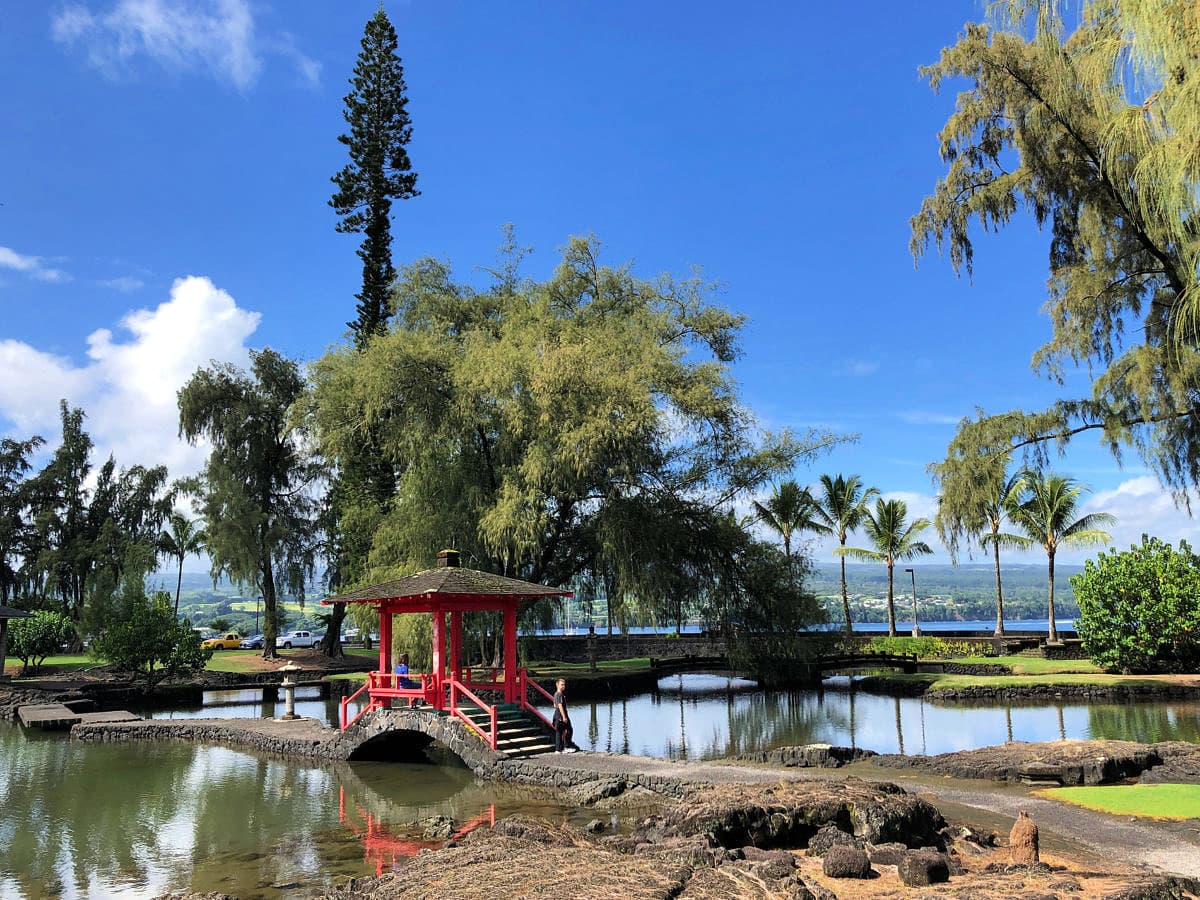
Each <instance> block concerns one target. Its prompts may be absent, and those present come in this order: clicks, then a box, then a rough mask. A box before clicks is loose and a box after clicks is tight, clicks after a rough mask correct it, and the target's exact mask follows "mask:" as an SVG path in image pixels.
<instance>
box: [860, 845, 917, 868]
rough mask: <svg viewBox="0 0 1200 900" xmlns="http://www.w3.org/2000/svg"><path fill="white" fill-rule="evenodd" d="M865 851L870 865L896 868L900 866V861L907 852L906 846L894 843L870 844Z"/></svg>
mask: <svg viewBox="0 0 1200 900" xmlns="http://www.w3.org/2000/svg"><path fill="white" fill-rule="evenodd" d="M866 850H867V856H868V857H870V860H871V864H872V865H875V866H898V865H900V860H902V859H903V858H904V856H905V854H907V853H908V852H909V850H908V848H907V847H906V846H904V845H903V844H900V843H896V842H893V843H890V844H872V845H870V846H868V847H867V848H866Z"/></svg>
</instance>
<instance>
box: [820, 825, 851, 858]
mask: <svg viewBox="0 0 1200 900" xmlns="http://www.w3.org/2000/svg"><path fill="white" fill-rule="evenodd" d="M834 847H857V848H858V849H860V850H861V849H862V842H861V841H860V840H859V839H858V838H856V837H855V836H854V835H852V834H848V833H846V832H845V831H842V829H840V828H838V827H837V826H836V825H826V826H824V827H823V828H821V829H820V830H819V831H817V833H816V834H814V835H813V836H812V837H811V838H809V841H808V855H809V856H824V855H825V854H826V853H828V852H829V851H830V850H831V849H832V848H834Z"/></svg>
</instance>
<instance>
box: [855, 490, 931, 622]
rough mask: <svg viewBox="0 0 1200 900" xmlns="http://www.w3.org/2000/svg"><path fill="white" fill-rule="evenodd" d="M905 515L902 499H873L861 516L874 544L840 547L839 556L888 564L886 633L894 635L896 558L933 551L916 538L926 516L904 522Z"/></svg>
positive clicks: (906, 513) (906, 506) (905, 508)
mask: <svg viewBox="0 0 1200 900" xmlns="http://www.w3.org/2000/svg"><path fill="white" fill-rule="evenodd" d="M907 518H908V504H906V503H905V502H904V501H903V500H884V499H882V498H880V499H878V500H876V501H875V509H874V511H871V510H868V511H867V515H866V518H865V519H863V523H862V526H863V531H865V532H866V533H867V537H868V538H870V539H871V543H872V544H874V545H875V547H874V549H872V550H867V549H863V548H860V547H839V548H838V549H837V554H838V555H839V556H842V557H845V556H852V557H854V558H855V559H863V560H869V561H872V562H882V563H885V564H886V565H887V605H888V635H889V636H890V637H895V636H896V605H895V595H894V593H893V580H892V574H893V571H894V569H895V566H896V562H897V560H901V561H902V560H908V559H916V558H917V557H918V556H925V555H926V554H930V553H933V549H932V548H931V547H930V546H929V545H928V544H926V543H925V542H924V541H922V540H919V538H920V535H921V532H922V531H924V530H925V529H926V528H928V527H929V526H930V522H929V520H928V519H916V520H915V521H913V522H911V523H910V522H907V521H905V520H906V519H907Z"/></svg>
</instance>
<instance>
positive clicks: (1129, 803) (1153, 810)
mask: <svg viewBox="0 0 1200 900" xmlns="http://www.w3.org/2000/svg"><path fill="white" fill-rule="evenodd" d="M1035 793H1037V794H1039V795H1041V796H1043V797H1049V798H1050V799H1051V800H1062V801H1064V802H1066V803H1073V804H1075V805H1076V806H1082V807H1084V808H1086V809H1095V810H1099V811H1100V812H1107V813H1113V814H1115V815H1121V816H1145V817H1146V818H1148V819H1198V818H1200V784H1112V785H1102V786H1099V787H1068V788H1047V789H1045V790H1041V791H1035Z"/></svg>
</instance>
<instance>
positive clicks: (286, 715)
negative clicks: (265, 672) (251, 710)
mask: <svg viewBox="0 0 1200 900" xmlns="http://www.w3.org/2000/svg"><path fill="white" fill-rule="evenodd" d="M279 671H280V672H282V673H283V684H282V685H280V686H281V687H282V688H283V710H284V712H283V715H282V716H280V717H279V721H281V722H290V721H292V720H293V719H299V718H300V716H298V715H296V682H295V681H293V680H292V675H294V674H295V673H296V672H299V671H301V670H300V667H299V666H297V665H295V664H293V663H290V662H289V663H288V664H287V665H286V666H284V667H283V668H282V669H280V670H279Z"/></svg>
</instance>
